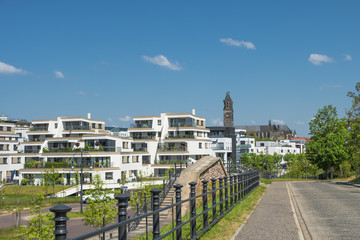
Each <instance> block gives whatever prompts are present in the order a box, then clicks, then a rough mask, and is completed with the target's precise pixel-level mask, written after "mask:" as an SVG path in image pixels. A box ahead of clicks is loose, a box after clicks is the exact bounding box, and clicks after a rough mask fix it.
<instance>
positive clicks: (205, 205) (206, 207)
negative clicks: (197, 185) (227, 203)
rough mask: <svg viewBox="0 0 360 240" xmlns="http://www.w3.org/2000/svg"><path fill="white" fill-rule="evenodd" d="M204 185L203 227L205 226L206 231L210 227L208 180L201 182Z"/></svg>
mask: <svg viewBox="0 0 360 240" xmlns="http://www.w3.org/2000/svg"><path fill="white" fill-rule="evenodd" d="M201 182H202V183H203V193H204V196H203V225H204V229H206V228H207V227H208V212H207V209H208V202H207V183H208V182H209V181H208V180H205V179H204V180H202V181H201Z"/></svg>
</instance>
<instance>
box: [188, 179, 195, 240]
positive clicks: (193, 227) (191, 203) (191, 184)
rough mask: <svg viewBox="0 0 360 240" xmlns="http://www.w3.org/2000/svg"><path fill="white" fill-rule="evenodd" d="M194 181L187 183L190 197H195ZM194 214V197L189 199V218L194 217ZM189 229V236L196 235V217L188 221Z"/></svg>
mask: <svg viewBox="0 0 360 240" xmlns="http://www.w3.org/2000/svg"><path fill="white" fill-rule="evenodd" d="M196 184H197V183H196V182H191V183H189V185H190V197H195V195H196V191H195V187H196ZM195 215H196V204H195V199H193V200H190V218H192V217H194V216H195ZM190 230H191V238H193V237H194V236H195V235H196V218H195V219H194V220H191V222H190Z"/></svg>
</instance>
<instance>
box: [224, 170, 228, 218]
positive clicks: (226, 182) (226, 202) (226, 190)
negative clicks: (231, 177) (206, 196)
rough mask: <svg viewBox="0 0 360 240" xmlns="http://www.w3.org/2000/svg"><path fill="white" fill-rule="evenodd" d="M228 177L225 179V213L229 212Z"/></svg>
mask: <svg viewBox="0 0 360 240" xmlns="http://www.w3.org/2000/svg"><path fill="white" fill-rule="evenodd" d="M227 180H228V177H227V176H225V177H224V187H225V189H224V190H225V212H227V211H228V210H229V199H228V193H229V190H228V181H227Z"/></svg>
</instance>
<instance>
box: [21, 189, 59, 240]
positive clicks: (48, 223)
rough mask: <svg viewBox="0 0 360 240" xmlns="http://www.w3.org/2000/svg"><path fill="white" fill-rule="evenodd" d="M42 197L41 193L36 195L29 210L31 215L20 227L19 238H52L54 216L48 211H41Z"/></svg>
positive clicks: (45, 239)
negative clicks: (25, 224)
mask: <svg viewBox="0 0 360 240" xmlns="http://www.w3.org/2000/svg"><path fill="white" fill-rule="evenodd" d="M43 200H44V197H43V196H42V195H41V194H38V195H37V196H36V200H35V204H34V207H33V208H32V209H31V210H30V214H32V215H33V217H32V218H30V219H29V220H28V221H27V226H26V227H24V226H23V227H21V231H20V235H19V238H20V239H23V238H25V239H39V240H50V239H54V237H55V236H54V233H53V232H54V230H55V226H54V221H52V218H53V217H54V216H53V215H52V214H51V213H50V212H49V211H42V209H43V207H44V206H43Z"/></svg>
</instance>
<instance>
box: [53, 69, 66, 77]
mask: <svg viewBox="0 0 360 240" xmlns="http://www.w3.org/2000/svg"><path fill="white" fill-rule="evenodd" d="M54 73H55V77H57V78H64V74H63V73H62V72H60V71H57V70H55V71H54Z"/></svg>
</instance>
